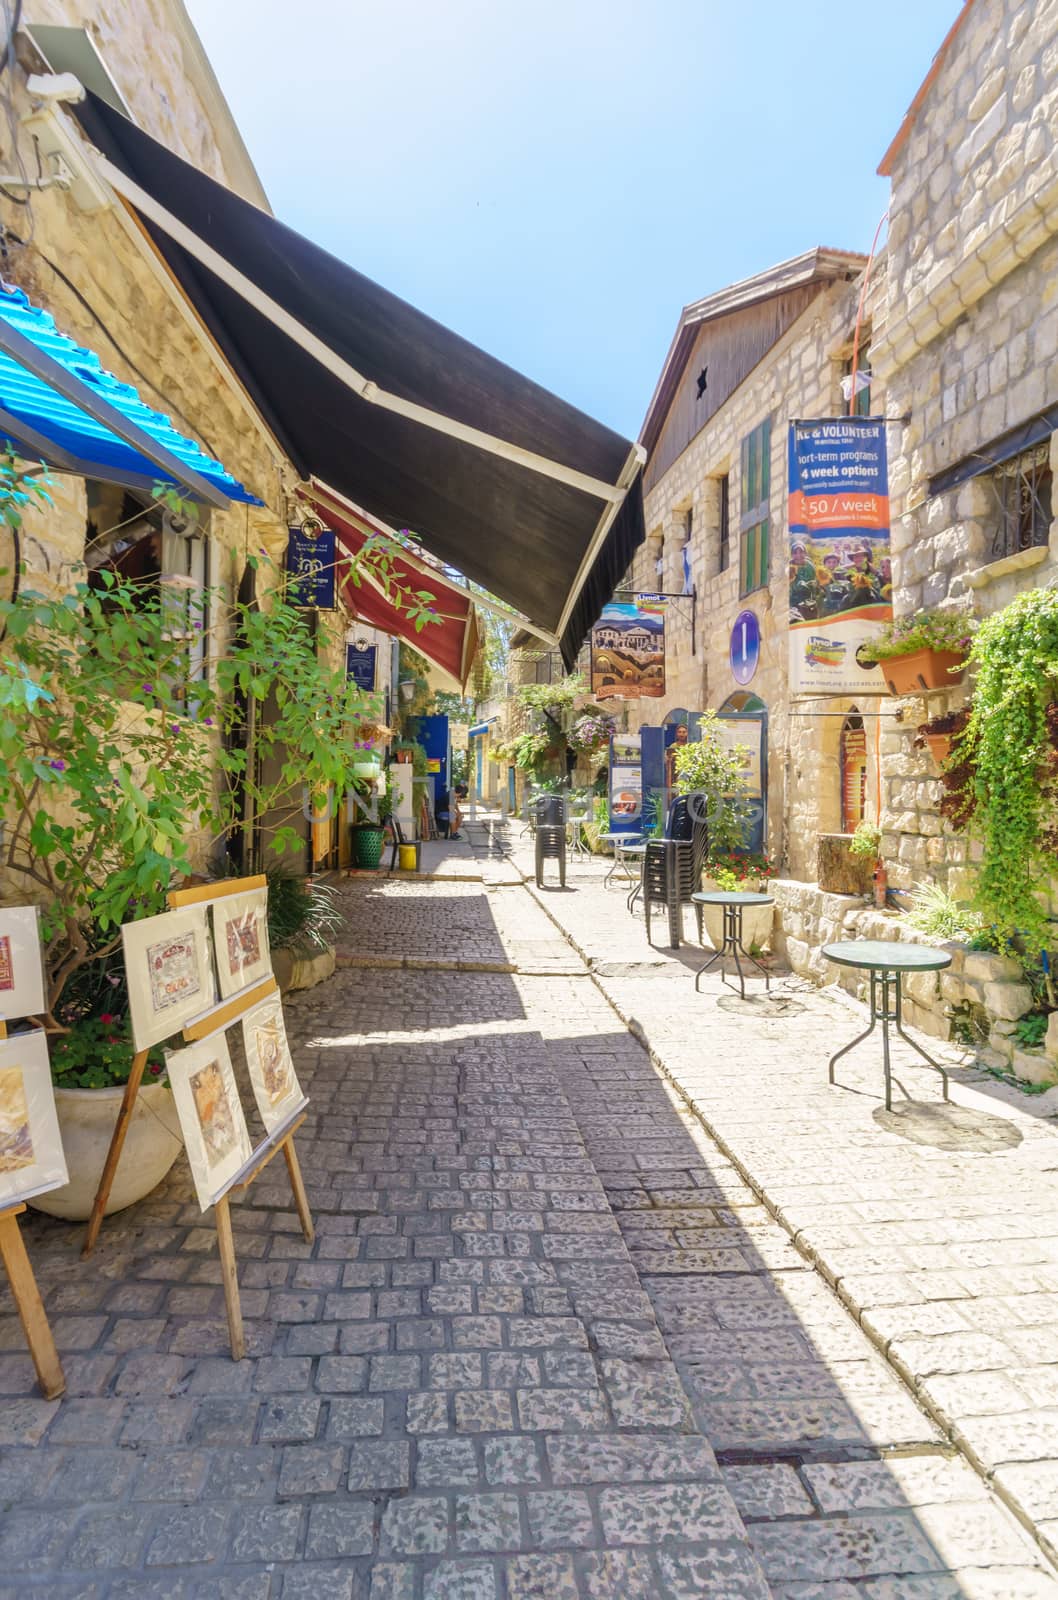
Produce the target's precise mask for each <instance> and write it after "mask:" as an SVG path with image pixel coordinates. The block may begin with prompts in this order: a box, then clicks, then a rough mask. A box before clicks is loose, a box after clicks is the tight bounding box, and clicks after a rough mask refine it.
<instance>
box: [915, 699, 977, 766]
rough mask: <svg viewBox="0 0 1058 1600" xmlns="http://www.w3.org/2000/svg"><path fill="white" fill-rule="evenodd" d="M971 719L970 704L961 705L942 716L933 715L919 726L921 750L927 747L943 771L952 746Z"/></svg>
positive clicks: (917, 740)
mask: <svg viewBox="0 0 1058 1600" xmlns="http://www.w3.org/2000/svg"><path fill="white" fill-rule="evenodd" d="M969 719H970V708H969V706H960V708H959V709H958V710H957V711H946V712H944V714H943V715H942V716H939V717H931V718H930V719H929V721H928V722H924V723H923V724H922V726H921V727H920V728H919V730H918V737H917V738H916V739H915V744H916V746H917V747H918V748H919V749H920V750H921V749H922V748H923V747H925V748H927V749H928V750H929V753H930V755H931V756H932V757H933V759H934V761H935V762H936V763H937V766H938V767H939V768H940V769H941V771H943V770H944V768H945V766H946V765H947V762H948V759H949V757H950V756H951V752H952V746H953V744H954V742H955V740H956V739H957V738H958V737H959V735H960V734H961V733H963V732H964V731H965V729H966V724H967V722H968V721H969Z"/></svg>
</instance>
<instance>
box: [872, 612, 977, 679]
mask: <svg viewBox="0 0 1058 1600" xmlns="http://www.w3.org/2000/svg"><path fill="white" fill-rule="evenodd" d="M975 626H976V624H975V622H974V620H973V618H972V617H969V616H967V614H966V613H965V612H963V611H941V610H928V611H916V612H914V613H913V614H912V615H910V616H906V617H897V618H896V619H895V620H894V621H893V622H890V623H887V624H886V626H885V627H884V628H883V629H882V631H881V633H879V634H878V636H877V638H874V639H870V640H868V641H867V643H866V644H864V645H863V646H862V648H861V651H860V654H861V655H862V657H863V659H864V660H865V661H876V662H877V663H878V665H879V666H880V667H881V669H882V674H883V676H884V678H885V682H886V687H887V688H888V690H889V693H890V694H892V695H904V694H931V693H933V692H934V691H936V690H937V689H951V688H953V687H954V686H955V684H957V683H958V682H959V681H960V679H961V678H962V675H963V672H964V671H965V668H966V660H967V656H968V655H969V651H970V646H971V644H972V642H973V634H974V629H975Z"/></svg>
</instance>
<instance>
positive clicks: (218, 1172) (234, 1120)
mask: <svg viewBox="0 0 1058 1600" xmlns="http://www.w3.org/2000/svg"><path fill="white" fill-rule="evenodd" d="M165 1061H166V1067H167V1069H168V1072H169V1083H170V1086H171V1088H172V1091H173V1099H174V1100H175V1102H176V1112H177V1116H178V1117H179V1118H180V1128H181V1131H182V1132H183V1135H184V1145H185V1148H186V1149H187V1159H188V1161H189V1162H190V1164H191V1176H192V1177H193V1178H194V1180H195V1191H196V1193H197V1195H198V1203H199V1205H200V1206H201V1207H202V1209H203V1211H208V1210H209V1208H210V1206H211V1205H213V1204H214V1203H215V1201H216V1200H217V1199H218V1198H219V1196H220V1195H221V1194H222V1193H223V1191H224V1189H225V1188H226V1187H227V1185H228V1184H229V1183H230V1182H231V1180H232V1178H234V1176H235V1174H236V1173H237V1172H238V1171H239V1168H240V1167H244V1166H245V1165H246V1163H247V1161H249V1159H250V1156H251V1155H252V1154H253V1151H252V1149H251V1146H250V1134H249V1131H248V1129H247V1127H246V1117H245V1115H244V1114H243V1109H242V1102H241V1100H240V1099H239V1091H238V1089H237V1088H236V1084H235V1073H234V1072H233V1071H232V1065H231V1056H230V1055H229V1053H228V1041H227V1039H226V1038H225V1036H224V1033H223V1031H221V1032H218V1033H214V1034H211V1035H210V1036H209V1038H208V1039H202V1040H200V1041H199V1043H198V1044H192V1045H188V1046H187V1047H186V1049H183V1050H167V1051H166V1053H165Z"/></svg>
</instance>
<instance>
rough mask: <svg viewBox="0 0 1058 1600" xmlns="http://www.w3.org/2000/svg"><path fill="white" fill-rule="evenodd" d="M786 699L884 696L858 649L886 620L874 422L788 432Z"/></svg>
mask: <svg viewBox="0 0 1058 1600" xmlns="http://www.w3.org/2000/svg"><path fill="white" fill-rule="evenodd" d="M789 450H790V475H789V482H790V564H789V576H790V693H791V694H793V695H799V694H800V695H807V694H854V695H864V694H885V692H886V688H885V680H884V679H883V677H882V674H881V671H880V669H879V668H878V666H877V665H876V664H875V663H874V662H871V661H864V660H863V657H862V647H863V646H864V645H865V644H866V642H867V640H868V639H871V638H874V637H875V635H876V634H877V633H878V632H879V630H880V629H881V628H882V627H883V625H884V624H885V623H886V622H889V621H891V620H892V615H893V580H892V568H891V564H890V550H889V481H888V471H887V466H886V451H885V420H884V418H882V417H835V418H830V419H825V418H824V419H821V420H816V421H812V422H791V424H790V444H789Z"/></svg>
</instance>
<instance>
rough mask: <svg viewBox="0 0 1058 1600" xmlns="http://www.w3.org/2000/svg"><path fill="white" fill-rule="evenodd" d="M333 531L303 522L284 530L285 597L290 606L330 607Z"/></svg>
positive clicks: (333, 545) (331, 600)
mask: <svg viewBox="0 0 1058 1600" xmlns="http://www.w3.org/2000/svg"><path fill="white" fill-rule="evenodd" d="M335 561H336V551H335V539H334V530H333V529H332V528H325V527H323V525H322V524H321V523H316V522H306V523H305V524H304V526H303V527H300V528H289V529H288V530H287V580H288V581H287V597H288V599H289V600H290V603H291V605H295V606H305V607H314V608H315V609H316V610H317V611H333V610H334V577H335Z"/></svg>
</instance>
